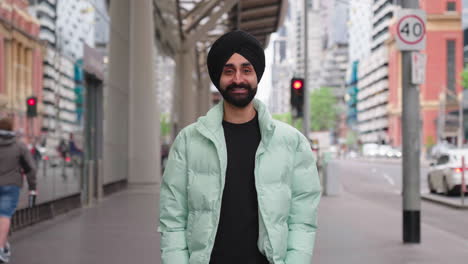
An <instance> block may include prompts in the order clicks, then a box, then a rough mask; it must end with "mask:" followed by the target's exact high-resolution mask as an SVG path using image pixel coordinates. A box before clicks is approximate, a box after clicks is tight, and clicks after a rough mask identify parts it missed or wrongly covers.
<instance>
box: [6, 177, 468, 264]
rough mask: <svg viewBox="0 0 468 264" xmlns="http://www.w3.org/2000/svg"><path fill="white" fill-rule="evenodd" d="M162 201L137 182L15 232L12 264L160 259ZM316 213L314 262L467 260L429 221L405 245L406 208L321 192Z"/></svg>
mask: <svg viewBox="0 0 468 264" xmlns="http://www.w3.org/2000/svg"><path fill="white" fill-rule="evenodd" d="M157 199H158V194H157V187H156V186H149V187H148V186H146V187H143V186H139V187H135V186H133V187H130V188H129V189H128V190H125V191H123V192H120V193H117V194H114V195H112V196H110V197H107V198H106V199H105V200H104V201H103V202H102V203H100V204H99V205H97V206H96V207H92V208H85V209H79V210H75V211H73V212H71V213H68V214H66V215H64V216H60V217H57V218H55V219H53V220H51V221H48V222H45V223H41V224H38V225H35V226H33V227H30V228H27V229H24V230H21V231H18V232H16V233H14V234H13V236H12V238H11V239H10V240H11V242H12V245H13V257H12V261H11V263H13V264H26V263H27V264H46V263H63V264H99V263H106V264H128V263H138V264H160V260H159V254H160V250H159V234H158V233H157V232H156V227H157V212H158V202H157ZM319 216H320V230H319V233H318V237H317V242H316V248H315V253H314V254H315V255H314V262H313V263H322V264H335V263H336V264H342V263H346V264H353V263H360V264H361V263H378V264H387V263H388V264H396V263H397V264H419V263H420V264H423V263H424V264H440V263H466V260H467V259H468V241H464V240H463V239H461V238H460V237H457V236H455V235H452V234H450V233H447V232H445V231H442V230H439V229H436V228H434V227H432V226H429V225H425V224H423V225H422V244H420V245H403V244H402V243H401V233H402V231H401V212H399V211H396V210H394V211H392V210H389V209H384V208H381V207H379V206H378V205H377V204H375V203H372V202H369V201H365V200H362V199H360V198H358V197H355V196H352V195H350V194H347V193H345V194H343V195H342V196H339V197H324V198H323V199H322V203H321V205H320V212H319ZM452 261H453V262H452ZM174 264H178V263H174ZM298 264H299V263H298Z"/></svg>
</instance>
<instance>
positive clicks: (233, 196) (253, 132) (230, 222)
mask: <svg viewBox="0 0 468 264" xmlns="http://www.w3.org/2000/svg"><path fill="white" fill-rule="evenodd" d="M223 128H224V136H225V138H226V147H227V161H228V163H227V169H226V181H225V186H224V192H223V198H222V203H221V215H220V219H219V225H218V232H217V233H216V240H215V243H214V247H213V251H212V253H211V260H210V264H231V263H232V264H234V263H235V264H239V263H242V264H268V260H267V259H266V258H265V256H263V255H262V254H261V253H260V251H259V250H258V246H257V240H258V200H257V190H256V189H255V177H254V169H255V153H256V152H257V148H258V145H259V143H260V140H261V135H260V127H259V123H258V117H257V115H255V118H254V119H252V120H251V121H249V122H247V123H243V124H233V123H229V122H226V121H223Z"/></svg>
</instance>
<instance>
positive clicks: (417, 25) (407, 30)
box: [396, 9, 426, 51]
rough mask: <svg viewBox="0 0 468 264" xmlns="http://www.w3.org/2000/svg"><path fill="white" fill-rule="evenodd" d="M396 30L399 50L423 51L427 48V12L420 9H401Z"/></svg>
mask: <svg viewBox="0 0 468 264" xmlns="http://www.w3.org/2000/svg"><path fill="white" fill-rule="evenodd" d="M396 30H397V32H396V40H397V47H398V49H399V50H401V51H409V50H423V49H424V48H425V47H426V12H424V11H423V10H420V9H401V10H400V11H399V12H398V21H397V28H396Z"/></svg>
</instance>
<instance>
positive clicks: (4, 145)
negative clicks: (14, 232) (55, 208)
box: [0, 118, 36, 263]
mask: <svg viewBox="0 0 468 264" xmlns="http://www.w3.org/2000/svg"><path fill="white" fill-rule="evenodd" d="M22 173H24V174H26V176H27V181H28V186H29V193H30V195H36V163H35V161H34V159H33V157H32V155H31V152H30V151H29V150H28V148H27V147H26V145H25V144H24V143H22V142H19V141H17V140H16V135H15V133H14V132H13V120H12V119H11V118H2V119H0V263H8V262H9V261H10V256H11V248H10V245H9V243H8V241H7V238H8V233H9V231H10V224H11V217H12V216H13V214H14V212H15V210H16V207H17V205H18V199H19V194H20V189H21V187H22V186H23V175H22Z"/></svg>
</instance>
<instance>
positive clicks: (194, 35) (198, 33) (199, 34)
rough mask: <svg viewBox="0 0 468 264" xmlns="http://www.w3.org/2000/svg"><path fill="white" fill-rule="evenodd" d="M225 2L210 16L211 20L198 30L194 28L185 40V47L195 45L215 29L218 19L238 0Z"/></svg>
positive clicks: (226, 0)
mask: <svg viewBox="0 0 468 264" xmlns="http://www.w3.org/2000/svg"><path fill="white" fill-rule="evenodd" d="M223 2H224V4H223V5H222V6H220V8H219V9H218V11H216V12H215V13H213V14H211V15H210V16H209V18H210V19H209V21H207V22H206V23H205V24H204V25H201V26H200V27H199V28H198V29H197V30H193V31H192V32H191V33H190V34H189V35H187V38H186V41H185V42H184V48H190V47H193V45H194V44H195V42H197V41H198V40H200V39H202V38H204V37H205V35H206V33H207V32H208V31H210V30H211V29H213V28H214V27H215V26H216V23H217V22H218V20H219V19H220V18H221V16H223V15H224V14H226V13H227V12H228V11H229V10H231V9H232V8H233V7H234V6H235V5H236V4H237V3H238V0H224V1H223Z"/></svg>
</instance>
